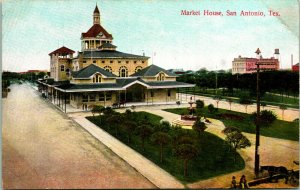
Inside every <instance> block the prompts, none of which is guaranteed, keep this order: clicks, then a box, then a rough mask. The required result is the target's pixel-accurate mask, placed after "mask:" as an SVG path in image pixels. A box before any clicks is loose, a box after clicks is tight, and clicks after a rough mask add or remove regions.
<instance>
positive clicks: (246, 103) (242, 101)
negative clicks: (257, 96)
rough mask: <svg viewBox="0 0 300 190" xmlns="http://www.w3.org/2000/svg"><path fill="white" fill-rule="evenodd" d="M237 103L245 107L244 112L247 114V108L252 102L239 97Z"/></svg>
mask: <svg viewBox="0 0 300 190" xmlns="http://www.w3.org/2000/svg"><path fill="white" fill-rule="evenodd" d="M239 102H240V104H242V105H244V106H245V111H246V113H247V107H248V106H249V105H250V104H252V101H251V100H250V99H248V98H246V97H241V98H240V101H239Z"/></svg>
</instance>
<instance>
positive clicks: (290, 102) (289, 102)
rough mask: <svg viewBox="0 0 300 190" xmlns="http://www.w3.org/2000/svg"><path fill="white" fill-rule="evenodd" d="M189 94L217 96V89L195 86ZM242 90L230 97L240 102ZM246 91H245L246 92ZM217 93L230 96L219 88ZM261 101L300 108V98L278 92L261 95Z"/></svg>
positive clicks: (224, 97) (225, 96)
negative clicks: (204, 88)
mask: <svg viewBox="0 0 300 190" xmlns="http://www.w3.org/2000/svg"><path fill="white" fill-rule="evenodd" d="M180 92H181V93H186V91H185V90H181V91H180ZM187 93H188V94H194V93H195V94H196V95H200V96H207V97H214V96H216V90H215V89H206V90H203V89H201V88H199V87H196V88H195V92H194V91H193V90H188V91H187ZM240 93H241V92H240V91H237V90H235V92H234V93H233V94H230V98H233V101H234V102H238V100H239V94H240ZM244 93H245V92H244ZM217 94H218V95H220V96H222V98H223V99H226V98H228V97H229V94H228V93H223V90H222V89H218V90H217ZM252 101H253V102H256V99H255V98H254V99H252ZM261 102H265V103H266V104H267V105H274V106H280V105H286V106H287V107H291V108H299V98H298V97H296V98H294V97H293V96H290V97H287V96H285V95H284V96H280V95H278V94H273V93H268V92H267V93H265V94H264V96H262V97H261Z"/></svg>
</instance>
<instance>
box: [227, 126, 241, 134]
mask: <svg viewBox="0 0 300 190" xmlns="http://www.w3.org/2000/svg"><path fill="white" fill-rule="evenodd" d="M235 131H237V132H241V131H240V130H239V129H238V128H236V127H225V129H224V130H223V131H222V132H223V133H224V134H225V135H227V134H229V133H232V132H235Z"/></svg>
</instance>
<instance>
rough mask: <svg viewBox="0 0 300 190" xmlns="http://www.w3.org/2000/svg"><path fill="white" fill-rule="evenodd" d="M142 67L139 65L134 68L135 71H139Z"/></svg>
mask: <svg viewBox="0 0 300 190" xmlns="http://www.w3.org/2000/svg"><path fill="white" fill-rule="evenodd" d="M142 69H143V67H141V66H137V67H136V68H135V70H134V71H135V72H138V71H140V70H142Z"/></svg>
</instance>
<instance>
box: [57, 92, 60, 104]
mask: <svg viewBox="0 0 300 190" xmlns="http://www.w3.org/2000/svg"><path fill="white" fill-rule="evenodd" d="M57 92H58V107H60V91H57Z"/></svg>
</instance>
